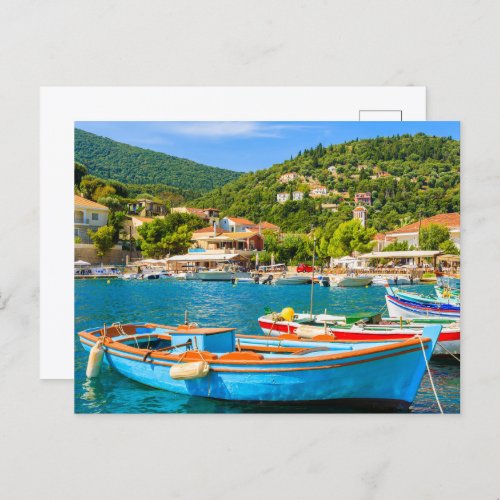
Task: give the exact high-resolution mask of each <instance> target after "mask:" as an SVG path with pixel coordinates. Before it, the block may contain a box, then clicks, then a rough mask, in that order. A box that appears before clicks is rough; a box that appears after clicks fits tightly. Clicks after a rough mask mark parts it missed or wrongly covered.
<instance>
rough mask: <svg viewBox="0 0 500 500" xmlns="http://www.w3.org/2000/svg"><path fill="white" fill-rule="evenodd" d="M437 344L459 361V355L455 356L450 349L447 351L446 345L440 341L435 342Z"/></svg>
mask: <svg viewBox="0 0 500 500" xmlns="http://www.w3.org/2000/svg"><path fill="white" fill-rule="evenodd" d="M437 345H438V346H439V347H441V349H444V350H445V351H446V352H447V353H448V354H449V355H450V356H451V357H452V358H454V359H456V360H457V361H458V362H459V363H460V358H459V357H457V356H455V355H454V354H453V353H452V352H451V351H449V350H448V349H446V347H445V346H444V345H443V344H441V343H440V342H438V343H437Z"/></svg>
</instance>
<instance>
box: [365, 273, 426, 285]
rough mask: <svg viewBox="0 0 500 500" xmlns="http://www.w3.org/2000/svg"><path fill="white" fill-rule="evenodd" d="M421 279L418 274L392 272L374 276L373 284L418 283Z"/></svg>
mask: <svg viewBox="0 0 500 500" xmlns="http://www.w3.org/2000/svg"><path fill="white" fill-rule="evenodd" d="M418 283H420V280H419V279H418V278H417V277H416V276H412V275H410V274H391V275H386V276H384V275H380V276H374V277H373V280H372V285H375V286H386V285H399V286H403V285H417V284H418Z"/></svg>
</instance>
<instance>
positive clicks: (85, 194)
mask: <svg viewBox="0 0 500 500" xmlns="http://www.w3.org/2000/svg"><path fill="white" fill-rule="evenodd" d="M90 135H92V134H90ZM85 138H86V140H87V141H88V140H90V139H91V138H89V137H88V136H85ZM111 142H112V141H111ZM122 146H123V145H122ZM85 147H86V148H87V149H89V145H88V144H87V143H86V144H85ZM123 149H124V148H123V147H121V146H120V148H119V149H118V151H119V152H120V154H121V155H123V154H124V153H123ZM135 149H138V148H135ZM120 158H122V156H120ZM155 158H156V157H155ZM158 161H159V160H158ZM141 168H144V167H141ZM100 171H102V168H101V170H100ZM75 175H76V177H75V245H76V248H77V254H78V256H80V257H81V258H82V259H83V260H92V261H93V262H95V261H96V260H100V259H104V261H109V262H114V263H117V262H121V263H123V262H124V261H125V260H127V259H132V258H137V257H138V256H143V257H144V256H146V257H147V256H155V257H165V256H172V255H173V254H174V253H177V254H181V255H186V256H187V257H186V258H187V259H188V260H187V261H186V262H191V261H192V259H193V257H192V255H189V254H198V256H200V255H201V254H203V253H207V254H209V253H212V254H217V253H233V254H234V253H238V254H240V255H242V256H244V257H245V258H248V259H250V260H252V261H255V258H256V255H257V254H259V261H260V262H271V261H275V259H278V260H279V258H280V257H281V258H283V259H288V260H289V262H290V263H297V262H298V261H300V260H310V255H311V253H312V249H311V243H310V241H311V238H312V237H315V238H316V240H317V241H318V244H319V249H318V252H319V253H318V257H319V258H320V259H321V260H322V261H323V262H326V261H328V260H329V259H330V260H331V259H332V258H335V257H339V255H338V254H339V253H341V252H342V251H345V252H346V254H352V253H354V254H356V253H365V252H366V251H369V250H375V251H383V250H384V249H386V248H389V249H392V250H394V249H399V250H404V249H410V248H420V247H421V244H420V243H421V242H420V241H419V234H420V231H422V229H425V228H426V227H427V226H429V225H433V224H434V225H438V226H442V227H444V228H445V230H444V233H442V234H443V235H444V236H442V237H441V240H442V241H440V242H438V243H434V246H436V245H441V246H442V247H443V248H446V249H447V251H449V252H452V253H457V252H458V251H459V232H460V228H459V226H460V224H459V214H458V211H459V206H460V192H459V189H460V184H459V180H460V178H459V143H458V141H454V140H452V139H449V138H437V137H428V136H425V135H423V134H417V135H416V136H397V137H392V138H378V139H371V140H360V141H351V142H350V143H345V144H339V145H332V146H328V147H323V146H322V145H321V144H320V145H319V146H317V147H316V148H313V149H310V150H305V151H303V152H299V153H298V154H297V156H296V157H295V158H291V159H290V160H287V161H284V162H283V163H282V164H278V165H273V166H272V167H270V168H268V169H263V170H259V171H257V172H254V173H248V174H244V175H240V176H237V177H236V178H234V179H232V180H229V181H228V182H226V184H224V185H221V186H219V187H217V188H215V189H212V190H211V191H208V192H207V193H206V194H202V195H201V196H198V197H195V198H193V199H191V200H189V199H188V198H189V196H188V197H187V198H186V197H185V196H182V195H181V194H180V193H178V192H177V193H176V192H175V191H170V190H169V188H168V186H166V185H165V186H163V187H162V188H161V190H157V189H154V186H149V185H144V189H145V191H144V192H143V193H141V192H140V189H141V188H140V186H137V185H127V184H125V183H123V182H120V181H118V180H106V179H102V178H98V177H95V176H94V175H92V174H91V173H90V174H89V170H88V167H87V166H83V165H80V164H77V165H75ZM146 189H150V191H151V192H150V193H148V192H147V191H146ZM214 207H218V208H214ZM349 224H350V225H349ZM353 224H355V225H357V224H359V227H360V230H359V231H360V232H359V234H358V236H356V241H357V243H356V244H353V245H354V246H352V247H345V246H344V247H341V246H339V245H337V246H335V244H334V241H335V239H336V238H337V236H338V232H339V231H340V230H342V231H351V230H352V228H354V227H356V226H353ZM415 224H416V225H417V227H418V229H417V231H416V233H415V227H416V226H415ZM105 226H111V227H112V230H109V231H108V233H109V234H108V235H106V238H104V239H103V241H104V242H105V244H104V247H105V246H108V247H109V248H108V249H107V250H106V252H104V254H103V252H102V251H100V252H99V254H100V255H97V254H96V255H93V254H92V251H91V250H90V249H91V248H94V247H96V245H97V243H96V241H98V239H99V238H98V237H96V236H94V235H93V233H95V232H96V231H98V230H99V229H100V228H101V227H105ZM89 230H90V232H89ZM356 231H358V230H357V229H356ZM446 231H447V232H448V233H447V234H448V237H447V236H446ZM101 232H102V233H104V232H106V231H105V230H103V231H101ZM415 235H416V236H415ZM96 238H97V240H96ZM111 243H113V244H114V245H112V246H110V244H111ZM356 245H357V246H356ZM436 250H437V248H436ZM188 257H189V258H188ZM193 262H196V263H200V262H201V260H199V261H193ZM214 262H215V259H214Z"/></svg>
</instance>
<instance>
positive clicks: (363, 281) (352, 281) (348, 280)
mask: <svg viewBox="0 0 500 500" xmlns="http://www.w3.org/2000/svg"><path fill="white" fill-rule="evenodd" d="M372 280H373V278H372V277H371V276H354V275H353V276H346V277H345V278H341V279H340V280H339V281H338V282H337V286H340V287H349V288H356V287H364V286H369V285H370V284H371V282H372Z"/></svg>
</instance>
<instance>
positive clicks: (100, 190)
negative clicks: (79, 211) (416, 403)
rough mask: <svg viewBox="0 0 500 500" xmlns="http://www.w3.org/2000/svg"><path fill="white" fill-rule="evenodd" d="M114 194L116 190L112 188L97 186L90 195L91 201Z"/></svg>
mask: <svg viewBox="0 0 500 500" xmlns="http://www.w3.org/2000/svg"><path fill="white" fill-rule="evenodd" d="M115 193H116V189H115V188H114V187H113V186H108V185H106V186H98V187H97V188H96V189H95V191H94V192H93V193H92V199H93V200H94V201H97V200H98V199H99V198H106V197H108V196H112V195H114V194H115Z"/></svg>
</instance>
